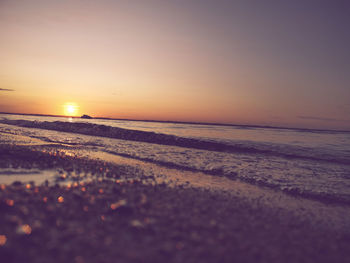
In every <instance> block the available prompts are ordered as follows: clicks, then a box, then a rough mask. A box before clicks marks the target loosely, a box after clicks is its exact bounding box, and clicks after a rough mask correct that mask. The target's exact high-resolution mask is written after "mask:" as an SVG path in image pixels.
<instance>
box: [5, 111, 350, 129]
mask: <svg viewBox="0 0 350 263" xmlns="http://www.w3.org/2000/svg"><path fill="white" fill-rule="evenodd" d="M0 114H9V115H11V114H12V115H29V116H44V117H63V118H75V119H78V118H79V119H80V118H81V116H83V115H88V114H83V115H81V116H66V115H56V114H42V113H19V112H0ZM88 116H90V115H88ZM91 118H92V119H100V120H122V121H143V122H160V123H178V124H195V125H215V126H238V127H252V128H271V129H290V130H309V131H321V132H322V131H325V132H350V130H334V129H316V128H300V127H285V126H271V125H257V124H236V123H216V122H194V121H175V120H148V119H127V118H111V117H91Z"/></svg>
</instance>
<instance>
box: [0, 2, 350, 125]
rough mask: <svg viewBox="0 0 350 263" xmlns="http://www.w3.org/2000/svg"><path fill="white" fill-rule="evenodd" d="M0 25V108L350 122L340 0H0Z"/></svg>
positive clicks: (348, 55) (348, 61) (346, 21)
mask: <svg viewBox="0 0 350 263" xmlns="http://www.w3.org/2000/svg"><path fill="white" fill-rule="evenodd" d="M0 25H1V26H0V112H17V113H37V114H54V115H64V114H69V113H71V114H72V115H82V114H89V115H91V116H99V117H111V118H128V119H147V120H151V119H152V120H173V121H195V122H217V123H233V124H255V125H274V126H286V127H302V128H325V129H350V74H349V73H350V49H349V47H350V33H349V29H348V27H349V25H350V3H349V1H345V0H344V1H340V0H328V1H324V0H315V1H313V0H295V1H289V0H285V1H283V0H279V1H277V0H276V1H270V0H266V1H261V0H255V1H252V0H241V1H240V0H237V1H233V0H232V1H226V0H221V1H220V0H217V1H209V0H196V1H194V0H177V1H175V0H174V1H170V0H169V1H166V0H159V1H154V0H139V1H136V0H135V1H132V0H128V1H118V0H114V1H112V0H99V1H89V0H22V1H21V0H0ZM67 105H68V106H67ZM67 107H68V108H67ZM67 112H68V113H67Z"/></svg>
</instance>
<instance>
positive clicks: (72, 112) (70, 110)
mask: <svg viewBox="0 0 350 263" xmlns="http://www.w3.org/2000/svg"><path fill="white" fill-rule="evenodd" d="M78 110H79V107H78V105H77V104H76V103H73V102H67V103H65V104H64V105H63V111H64V115H65V116H70V117H74V116H78Z"/></svg>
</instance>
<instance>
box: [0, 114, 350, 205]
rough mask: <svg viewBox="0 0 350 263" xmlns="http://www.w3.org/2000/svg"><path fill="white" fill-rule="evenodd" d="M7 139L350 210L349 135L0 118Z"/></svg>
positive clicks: (101, 121)
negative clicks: (15, 137) (91, 153)
mask: <svg viewBox="0 0 350 263" xmlns="http://www.w3.org/2000/svg"><path fill="white" fill-rule="evenodd" d="M1 134H13V135H20V136H26V137H31V138H36V139H40V140H41V141H44V142H48V143H55V144H58V145H62V146H66V145H72V146H77V147H80V148H82V149H84V148H85V149H87V150H98V151H101V152H106V153H108V154H113V155H116V156H122V157H125V158H130V159H137V160H140V161H143V162H147V163H153V164H157V165H160V166H164V167H171V168H172V169H177V170H179V171H182V170H183V171H197V172H201V173H203V174H209V175H212V176H219V177H226V178H228V179H230V180H239V181H244V182H246V183H249V184H254V185H257V186H262V187H268V188H272V189H276V190H277V191H282V192H286V193H288V194H292V195H295V196H300V197H307V198H313V199H319V200H324V201H329V202H337V203H346V204H350V132H349V131H329V130H312V129H292V128H273V127H258V126H247V125H245V126H242V125H212V124H210V125H209V124H190V123H171V122H153V121H130V120H112V119H82V118H67V117H48V116H30V115H11V114H0V136H1Z"/></svg>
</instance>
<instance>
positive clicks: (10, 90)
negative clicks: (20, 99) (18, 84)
mask: <svg viewBox="0 0 350 263" xmlns="http://www.w3.org/2000/svg"><path fill="white" fill-rule="evenodd" d="M0 91H15V90H14V89H1V88H0Z"/></svg>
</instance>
